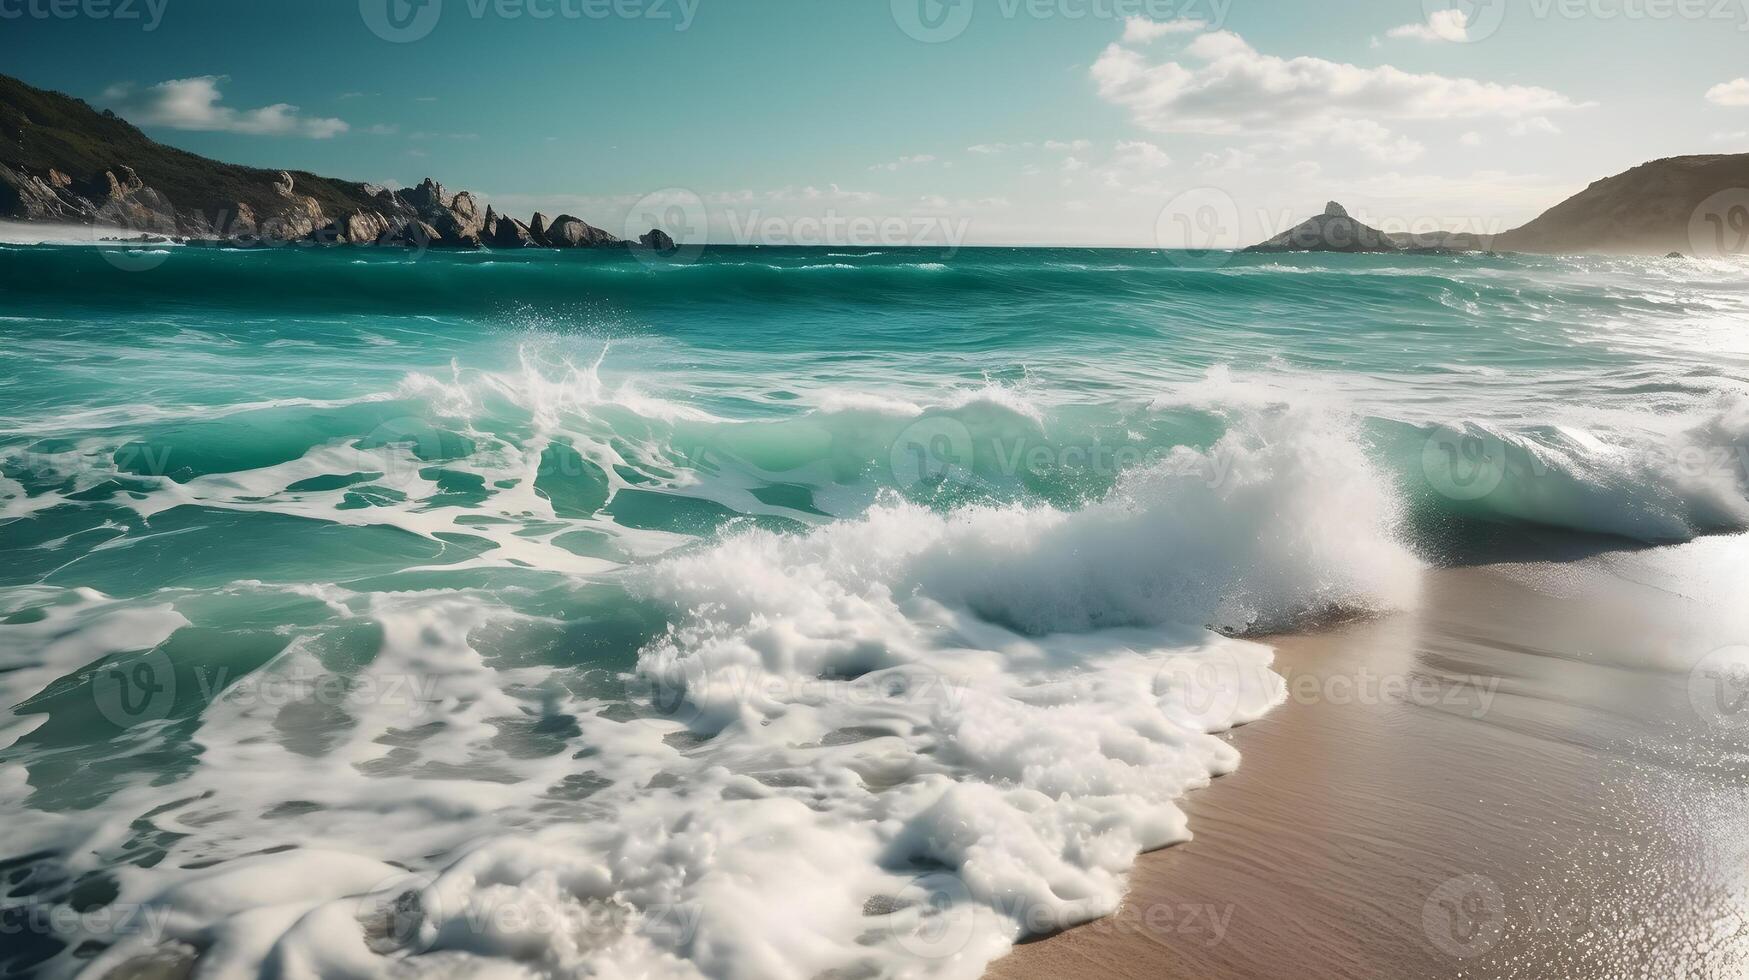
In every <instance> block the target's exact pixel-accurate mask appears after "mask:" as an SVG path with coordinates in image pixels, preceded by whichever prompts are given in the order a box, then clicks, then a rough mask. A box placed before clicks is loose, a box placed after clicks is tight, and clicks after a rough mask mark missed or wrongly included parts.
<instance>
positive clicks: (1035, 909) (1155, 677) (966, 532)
mask: <svg viewBox="0 0 1749 980" xmlns="http://www.w3.org/2000/svg"><path fill="white" fill-rule="evenodd" d="M1182 452H1183V453H1187V454H1189V453H1192V451H1191V450H1182ZM1211 453H1221V454H1225V455H1227V456H1229V457H1231V461H1230V463H1229V464H1228V465H1226V466H1224V467H1223V469H1222V472H1224V473H1225V474H1226V476H1225V477H1224V478H1223V479H1222V480H1221V481H1219V482H1216V483H1211V482H1210V481H1208V480H1206V479H1203V478H1201V477H1198V476H1192V475H1187V474H1191V473H1206V472H1209V471H1211V467H1209V466H1207V465H1204V466H1190V465H1185V464H1186V463H1187V462H1188V461H1187V460H1183V459H1176V460H1166V461H1163V462H1162V463H1161V464H1160V465H1158V466H1156V467H1153V468H1150V469H1147V470H1143V471H1138V472H1136V473H1133V474H1132V475H1131V476H1129V477H1128V478H1126V479H1124V480H1123V481H1122V482H1121V483H1120V485H1119V486H1118V488H1117V489H1116V490H1115V491H1114V492H1113V493H1112V494H1111V496H1110V497H1109V498H1107V499H1105V500H1103V501H1100V502H1097V503H1094V504H1092V505H1090V506H1088V507H1086V508H1085V509H1082V510H1077V511H1059V510H1055V509H1052V508H1049V507H1043V506H1031V507H1023V506H1013V507H993V506H978V507H969V508H963V509H959V510H956V511H953V512H951V513H945V514H943V513H937V512H934V511H930V510H928V509H925V508H921V507H918V506H915V505H912V504H907V503H903V502H900V501H896V500H895V501H889V502H886V503H883V504H881V505H879V506H876V507H874V508H873V509H871V510H870V511H869V512H868V513H867V514H866V515H864V516H863V517H861V518H859V519H855V520H849V521H841V522H838V523H835V524H831V525H827V526H824V527H821V528H818V529H815V530H813V531H810V532H808V533H805V534H789V535H784V534H775V533H771V532H766V531H757V530H754V531H746V532H743V533H739V534H735V535H732V536H730V537H728V538H726V539H724V540H722V541H720V542H718V543H716V544H714V545H713V546H711V547H708V548H706V549H704V550H701V551H697V552H694V553H689V554H682V555H677V556H675V557H673V558H672V559H670V560H668V561H665V562H663V563H660V564H658V565H655V566H653V567H651V568H649V569H648V570H647V571H646V572H644V573H642V574H641V576H640V577H639V578H638V579H637V588H638V590H639V591H640V592H642V593H643V594H645V595H646V596H648V597H649V598H650V599H652V600H654V601H656V602H659V603H661V604H663V605H665V606H667V607H669V608H670V609H671V610H673V613H674V626H673V627H672V629H671V630H670V631H669V632H668V633H666V634H664V635H663V636H661V637H659V638H658V639H656V640H655V641H653V642H651V643H650V644H649V645H648V646H647V648H646V649H645V650H644V651H643V653H642V655H641V657H640V660H639V663H638V667H637V670H636V672H635V674H634V675H633V678H632V680H633V689H634V690H636V691H647V692H650V693H652V694H654V695H655V698H656V703H657V704H659V705H664V706H665V707H666V710H665V711H664V712H662V713H659V714H657V715H656V716H654V717H643V718H632V719H627V718H625V717H623V716H613V715H612V714H611V713H609V714H605V715H604V714H602V713H601V711H600V709H601V708H602V707H603V704H602V702H600V701H597V700H594V699H592V698H591V697H589V696H587V695H580V694H575V693H571V691H572V689H574V685H571V686H568V685H567V684H566V683H563V682H561V678H562V676H563V674H562V672H556V671H553V670H550V669H545V668H539V667H515V666H510V665H507V664H504V663H497V662H494V661H493V660H492V659H490V658H488V657H486V656H485V655H484V654H483V653H482V651H481V649H480V644H481V642H482V637H486V636H489V635H491V632H492V631H493V630H494V629H500V628H502V629H514V628H515V624H516V623H517V622H519V621H520V622H527V617H526V616H521V615H520V614H515V613H512V612H510V611H509V610H506V609H503V608H502V607H497V606H494V605H493V604H492V603H490V602H482V601H481V599H482V597H480V596H475V595H463V594H458V595H455V596H453V597H446V596H444V595H442V594H423V595H416V594H408V595H391V594H382V593H378V594H374V595H369V596H366V595H349V594H347V593H345V591H344V590H339V589H335V588H332V587H329V588H327V589H325V590H324V591H323V598H324V602H327V603H330V604H332V605H331V606H330V608H339V609H344V610H347V611H348V612H349V614H350V615H351V616H353V617H358V618H368V619H371V620H374V621H376V622H377V623H378V624H380V627H381V629H382V631H383V643H382V649H381V652H380V653H379V654H378V655H377V657H376V658H375V659H374V660H372V661H371V662H370V663H368V664H366V665H365V666H364V667H362V668H361V669H360V670H359V671H358V672H357V673H356V674H355V675H354V676H353V677H352V679H351V680H352V685H353V686H352V687H351V688H350V690H354V691H362V690H366V689H372V690H378V691H380V690H381V687H380V683H381V682H384V681H386V680H388V679H390V678H395V677H412V678H419V679H421V684H422V685H423V686H421V687H419V688H418V689H417V690H416V692H414V693H415V694H416V695H417V696H416V697H413V698H411V699H410V700H408V701H405V702H397V701H396V700H394V699H390V698H387V697H381V696H378V697H375V698H365V697H356V698H349V699H348V700H346V701H345V702H344V703H342V704H341V705H339V706H338V707H337V709H336V710H339V711H341V712H342V713H343V714H344V715H345V716H346V718H347V723H346V724H344V725H338V726H336V725H333V724H327V725H325V726H324V728H323V731H324V732H326V733H327V737H328V738H329V739H330V740H331V741H330V744H328V745H327V746H326V749H325V750H324V751H322V752H311V751H310V750H309V749H308V748H307V747H301V746H300V743H299V740H298V737H297V735H298V732H299V730H300V727H299V725H298V723H297V721H296V718H297V715H296V713H295V711H294V712H292V713H290V714H288V711H287V708H286V707H285V705H283V704H276V703H273V702H272V701H269V700H265V699H263V698H260V697H253V696H251V693H250V692H251V691H252V690H271V689H273V684H272V681H273V679H274V678H287V677H294V676H298V675H300V674H306V675H307V674H318V675H319V674H321V673H323V672H325V671H326V670H327V669H328V668H326V667H325V666H324V664H323V661H322V659H321V658H320V657H318V656H316V655H315V651H313V650H312V649H310V648H308V647H307V646H306V645H304V644H301V643H294V644H293V646H292V647H291V648H289V649H288V650H287V651H286V653H284V654H282V655H281V656H280V657H279V658H278V659H276V660H275V661H274V663H272V664H270V665H269V666H268V667H266V668H263V669H262V670H261V671H259V672H257V674H256V675H251V677H250V678H247V679H246V680H245V681H244V682H242V683H240V684H239V686H238V688H237V690H236V693H228V694H227V696H225V697H221V698H218V699H217V700H215V701H213V702H212V704H210V705H209V706H208V707H207V708H206V710H205V712H204V713H203V715H202V719H201V728H200V731H199V733H198V738H199V740H200V741H201V742H202V744H203V745H204V746H206V748H207V751H206V752H205V754H204V755H203V756H202V758H201V761H200V762H199V764H198V766H197V767H196V769H195V770H194V772H193V773H191V774H190V775H189V776H187V777H186V778H185V779H184V780H182V781H181V782H180V783H179V784H178V797H179V798H186V802H184V803H182V804H179V805H178V806H177V807H174V808H172V809H171V810H169V811H166V812H164V813H161V814H160V815H159V816H157V817H156V818H154V819H155V822H156V823H158V824H159V825H160V826H163V827H165V828H167V829H174V828H190V829H193V828H198V832H197V833H195V834H193V835H192V836H191V837H190V838H189V839H188V842H187V843H186V844H181V845H173V846H174V847H176V848H177V849H178V850H179V851H180V852H181V853H179V854H178V855H177V856H176V858H175V859H174V860H170V861H166V862H163V863H162V864H161V865H159V866H158V867H157V868H156V869H152V870H145V869H132V868H130V869H126V870H125V873H124V874H123V876H122V891H123V894H122V898H121V900H122V901H128V902H141V903H144V904H145V906H146V907H147V908H149V909H151V910H153V911H154V913H155V914H156V915H158V916H159V919H158V920H157V921H160V922H162V923H164V930H163V933H162V935H161V936H159V937H157V938H158V939H159V940H160V941H162V940H177V941H182V942H188V943H190V944H192V945H193V946H195V947H199V948H202V949H205V950H206V952H205V953H204V954H203V959H202V963H203V966H202V970H203V973H202V975H203V976H209V975H210V976H215V977H225V976H251V975H256V974H258V973H261V972H269V973H279V974H281V975H320V976H389V975H393V976H451V975H470V976H472V975H495V974H494V972H493V971H496V973H499V974H502V975H506V976H522V975H548V976H551V975H585V974H588V975H600V976H674V977H701V976H710V977H759V978H768V977H769V978H788V977H793V978H797V980H805V978H811V977H815V976H818V975H819V974H820V973H822V972H824V971H828V970H833V969H840V970H847V971H857V970H868V971H872V972H874V973H879V974H882V975H905V976H945V977H973V976H976V975H978V973H979V972H981V970H982V968H983V966H984V964H985V963H987V962H988V961H989V960H990V959H991V958H993V957H995V956H997V955H1000V953H1001V952H1002V951H1003V950H1005V949H1006V948H1007V947H1008V945H1009V944H1010V943H1012V942H1013V941H1014V940H1015V939H1016V938H1017V937H1019V936H1020V935H1022V934H1023V933H1024V932H1025V931H1027V930H1029V929H1040V928H1051V927H1055V926H1066V925H1069V924H1072V923H1075V922H1079V921H1083V920H1086V919H1088V918H1091V917H1094V916H1098V915H1101V914H1104V913H1108V912H1110V911H1111V910H1112V909H1114V908H1115V907H1116V905H1117V903H1118V901H1119V899H1120V897H1121V895H1122V891H1123V886H1124V876H1125V872H1126V871H1127V869H1128V868H1129V866H1130V864H1131V862H1132V861H1133V860H1134V858H1135V855H1136V854H1137V853H1138V852H1140V851H1142V850H1146V849H1149V848H1155V847H1160V846H1164V845H1167V844H1170V843H1173V842H1176V841H1181V840H1184V839H1186V838H1187V837H1188V836H1189V832H1190V831H1189V828H1188V827H1187V825H1186V821H1185V818H1184V815H1183V813H1182V812H1181V811H1180V810H1179V809H1178V808H1177V806H1176V805H1175V803H1174V801H1175V800H1176V799H1177V798H1178V797H1180V796H1181V795H1182V794H1184V793H1185V792H1187V791H1189V790H1192V789H1195V788H1197V787H1200V786H1202V785H1204V784H1206V783H1207V782H1208V780H1209V779H1210V778H1211V777H1212V776H1215V775H1219V774H1221V773H1225V772H1228V771H1231V770H1232V769H1233V768H1234V767H1235V766H1236V765H1237V764H1238V762H1239V759H1238V754H1237V753H1236V752H1235V751H1234V750H1233V749H1232V747H1231V746H1230V745H1228V744H1227V743H1226V742H1225V741H1223V740H1221V739H1219V738H1216V737H1214V736H1213V735H1212V734H1210V733H1213V732H1218V731H1221V730H1223V729H1225V728H1228V727H1230V726H1232V725H1234V724H1239V723H1243V722H1246V721H1249V720H1252V719H1255V718H1257V717H1259V716H1260V715H1262V714H1263V713H1264V712H1265V711H1267V710H1268V708H1269V707H1270V706H1271V705H1272V704H1274V703H1275V702H1277V701H1278V700H1280V698H1281V697H1282V696H1283V689H1282V684H1281V681H1280V679H1279V678H1277V677H1276V676H1275V675H1274V674H1273V673H1271V672H1270V671H1268V669H1267V665H1268V663H1269V660H1270V653H1269V651H1268V649H1267V648H1265V647H1263V646H1260V645H1258V644H1256V643H1253V642H1250V641H1246V640H1241V639H1234V638H1230V637H1227V636H1223V635H1221V634H1220V633H1217V632H1213V631H1211V630H1210V629H1209V627H1219V628H1221V629H1224V630H1228V631H1243V630H1258V629H1267V628H1272V627H1276V626H1283V625H1288V624H1290V623H1293V622H1296V621H1298V620H1299V619H1301V618H1303V617H1306V616H1316V615H1319V614H1321V613H1324V612H1328V611H1331V610H1336V609H1344V610H1351V609H1355V608H1382V607H1388V606H1396V605H1402V604H1405V603H1408V602H1411V601H1412V600H1413V589H1414V581H1415V577H1416V570H1417V565H1416V562H1415V560H1414V559H1413V558H1411V557H1410V556H1409V555H1408V554H1407V552H1405V551H1404V550H1403V549H1402V547H1401V546H1400V545H1398V544H1396V543H1395V538H1394V536H1393V535H1394V529H1395V523H1396V521H1397V520H1398V517H1399V515H1398V512H1397V507H1396V503H1395V500H1394V498H1393V497H1392V494H1391V492H1390V490H1389V484H1388V481H1385V480H1383V479H1381V478H1380V476H1379V475H1378V474H1377V473H1376V472H1374V470H1373V469H1372V468H1371V467H1370V466H1369V464H1368V463H1367V462H1366V460H1365V458H1364V457H1363V456H1362V455H1361V453H1360V450H1359V448H1358V447H1357V446H1356V445H1355V444H1354V443H1353V442H1352V441H1351V440H1349V439H1346V438H1344V437H1343V433H1342V432H1341V430H1340V428H1332V427H1331V426H1330V425H1329V423H1328V422H1327V421H1325V420H1322V419H1319V418H1315V417H1300V416H1294V415H1291V414H1286V415H1279V416H1260V417H1258V418H1257V419H1256V420H1255V425H1254V426H1252V427H1249V428H1244V429H1236V430H1235V431H1233V432H1232V433H1230V434H1229V436H1228V437H1227V438H1226V439H1223V440H1222V442H1221V443H1220V444H1219V445H1217V446H1216V447H1214V449H1212V450H1211ZM1205 462H1206V461H1205ZM531 712H533V713H534V716H537V717H545V718H557V717H564V718H569V719H571V720H572V722H573V723H574V724H575V725H576V726H578V729H579V730H580V737H579V738H578V739H577V740H576V743H574V744H583V745H587V746H590V747H591V751H590V752H588V753H585V754H584V755H580V756H576V757H573V756H572V755H571V754H570V753H568V752H567V753H559V754H551V753H529V752H525V751H524V752H519V751H516V749H515V745H514V743H513V740H512V741H507V740H506V732H507V729H506V727H505V726H506V724H508V721H507V720H510V719H517V718H525V717H531V715H530V713H531ZM439 720H441V721H442V725H441V726H436V727H435V728H434V727H433V726H431V725H430V724H429V723H430V722H434V721H439ZM414 733H421V734H418V735H416V736H415V735H414ZM492 774H502V775H503V777H504V778H501V779H500V778H484V779H483V778H482V777H487V776H491V775H492ZM580 774H588V775H589V776H590V778H591V779H593V780H595V781H596V784H595V785H594V786H593V788H592V791H591V795H589V796H588V797H587V799H586V800H583V801H581V802H574V803H564V802H562V801H563V800H564V799H565V797H564V796H562V795H561V796H557V797H555V796H553V795H552V792H553V790H554V788H556V787H562V786H565V785H568V784H567V782H566V781H567V780H568V779H574V778H575V777H577V776H578V775H580ZM152 792H154V791H153V790H151V789H149V788H147V787H137V788H134V789H130V790H126V791H123V792H122V793H119V794H118V795H117V798H116V801H115V802H116V804H117V805H118V806H119V807H120V808H121V810H126V809H127V808H128V807H130V806H133V807H138V806H140V805H141V804H143V803H145V802H146V800H148V799H149V798H150V795H151V793H152ZM287 799H296V800H303V801H307V803H308V806H309V807H311V809H309V812H305V813H302V814H301V815H300V816H299V817H298V818H297V821H296V822H295V823H287V822H286V821H283V820H281V821H278V822H273V821H271V819H270V817H269V816H267V815H265V814H266V813H267V812H268V811H269V810H270V807H271V805H272V804H274V803H277V802H280V801H284V800H287ZM96 826H97V824H96V823H95V822H94V823H93V825H92V830H93V831H95V829H96ZM215 826H218V827H222V828H224V831H225V832H224V833H222V834H217V835H215V834H214V833H213V832H212V828H213V827H215ZM508 827H515V828H518V829H516V830H514V831H508V832H507V830H506V828H508ZM268 835H272V836H273V837H274V838H276V839H281V840H284V839H288V838H290V839H293V840H296V841H298V842H299V843H301V844H302V846H301V847H300V848H299V849H298V850H295V851H288V852H285V853H282V854H275V855H271V856H264V857H256V858H244V854H245V853H246V850H247V845H248V842H249V841H251V840H256V839H260V838H261V837H263V836H268ZM359 854H369V855H372V857H371V858H369V859H367V858H363V857H358V856H356V855H359ZM430 855H445V857H443V858H442V859H441V860H440V861H439V869H438V870H437V871H435V872H434V873H417V872H415V873H408V872H403V871H399V870H397V869H396V868H395V867H394V866H393V865H394V864H395V863H399V864H403V865H407V866H411V867H422V866H425V865H426V864H427V863H428V861H429V856H430ZM196 857H199V858H201V859H202V860H201V861H198V862H196V861H193V860H192V859H193V858H196ZM224 858H230V859H231V860H228V861H226V863H224V864H221V865H218V866H216V867H213V868H211V869H210V870H203V869H201V868H189V867H187V866H188V865H190V864H199V865H206V864H208V863H210V862H211V861H213V860H215V859H224ZM238 858H243V859H242V860H238ZM145 946H146V944H145V943H144V942H141V943H136V944H133V945H131V946H129V945H127V944H124V945H123V946H122V947H120V948H118V949H115V950H112V951H110V952H109V953H106V954H105V955H104V956H103V957H102V958H101V959H100V961H99V963H97V964H94V966H93V969H96V968H97V967H99V966H101V967H103V968H107V967H108V966H111V965H114V964H115V963H117V962H120V961H122V960H125V959H126V958H128V957H129V956H133V955H137V954H138V953H139V952H140V950H141V949H143V948H145ZM160 948H164V947H162V945H161V946H160Z"/></svg>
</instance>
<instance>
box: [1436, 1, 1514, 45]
mask: <svg viewBox="0 0 1749 980" xmlns="http://www.w3.org/2000/svg"><path fill="white" fill-rule="evenodd" d="M1421 11H1422V12H1423V13H1425V14H1426V15H1427V22H1428V23H1430V24H1437V23H1441V22H1442V21H1443V22H1445V23H1448V24H1450V23H1455V24H1456V25H1457V26H1458V27H1459V28H1461V29H1458V30H1449V31H1445V32H1442V33H1441V35H1440V36H1441V37H1444V38H1445V39H1446V40H1450V41H1456V42H1458V43H1459V44H1474V43H1476V42H1477V41H1485V40H1487V39H1488V38H1490V37H1493V36H1494V34H1495V32H1497V31H1499V30H1500V25H1502V24H1504V23H1505V22H1506V0H1421Z"/></svg>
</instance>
